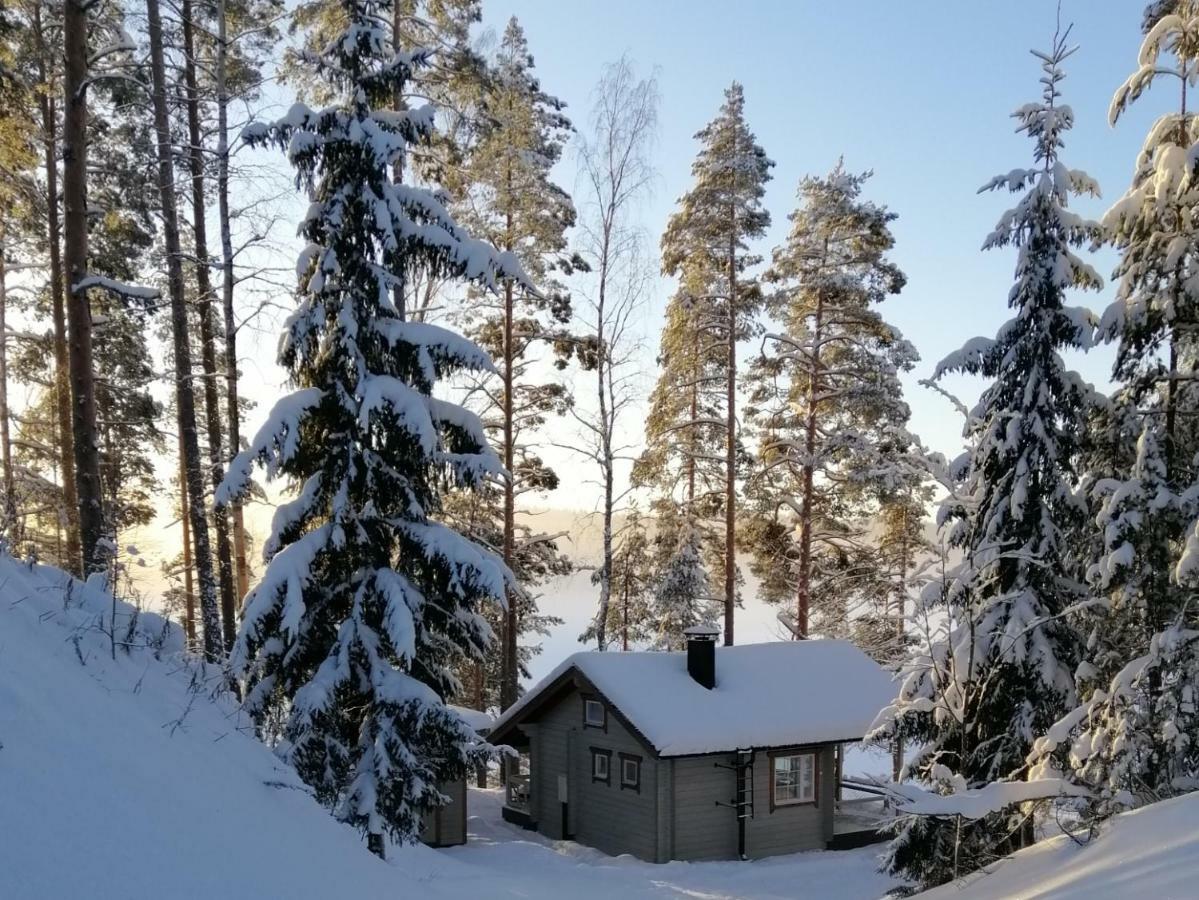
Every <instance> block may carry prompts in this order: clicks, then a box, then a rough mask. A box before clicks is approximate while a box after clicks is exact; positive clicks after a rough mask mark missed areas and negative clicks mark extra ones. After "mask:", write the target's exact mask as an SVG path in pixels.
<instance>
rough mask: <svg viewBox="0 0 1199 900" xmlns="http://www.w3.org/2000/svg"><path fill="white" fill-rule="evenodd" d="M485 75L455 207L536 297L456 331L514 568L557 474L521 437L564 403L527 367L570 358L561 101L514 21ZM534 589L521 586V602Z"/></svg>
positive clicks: (481, 304)
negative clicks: (489, 360)
mask: <svg viewBox="0 0 1199 900" xmlns="http://www.w3.org/2000/svg"><path fill="white" fill-rule="evenodd" d="M492 68H493V71H492V72H491V76H490V79H489V85H488V90H487V94H486V101H485V102H486V110H487V116H486V120H485V122H484V124H483V125H482V126H481V128H480V134H479V135H478V138H477V143H476V145H475V146H474V147H473V149H472V151H471V153H470V156H469V158H468V160H467V163H466V169H465V173H464V176H463V177H464V178H465V179H466V181H467V184H468V188H467V191H466V194H465V196H464V197H463V198H462V199H461V200H460V202H459V203H458V204H457V207H456V208H457V209H458V210H459V212H460V218H461V219H462V221H463V222H464V223H466V224H467V225H468V226H470V227H471V228H472V229H473V230H474V231H475V232H476V233H477V234H479V235H481V236H482V237H484V238H485V239H487V240H488V241H490V242H491V243H492V244H494V245H495V246H496V247H499V248H501V249H502V250H504V251H506V252H510V253H512V254H514V255H515V256H516V257H517V259H519V261H520V263H521V265H522V266H523V267H524V269H525V271H526V272H528V274H529V277H530V278H531V280H532V281H533V283H535V284H536V285H537V286H538V288H539V290H537V291H533V290H527V289H525V288H522V286H521V285H520V284H518V283H516V282H514V281H507V282H505V283H504V285H503V289H502V292H501V294H500V296H498V297H488V296H482V297H478V298H474V299H473V300H472V301H468V303H467V304H466V311H465V316H464V319H465V322H466V325H467V333H468V334H469V335H470V336H471V337H472V338H473V339H474V340H476V341H478V343H479V344H480V346H482V347H483V348H484V349H486V350H487V351H488V352H490V353H491V355H492V357H493V358H494V359H495V360H496V364H497V367H498V369H499V372H498V376H499V377H498V378H488V379H486V380H485V381H484V382H482V383H481V384H480V385H479V390H478V392H477V393H478V394H479V395H481V396H482V397H483V398H484V404H483V405H484V410H483V413H484V421H485V422H486V424H487V427H488V430H489V434H490V436H491V438H492V440H493V441H494V442H495V444H496V446H497V448H498V450H499V453H500V456H501V458H502V460H503V463H504V469H505V471H506V472H507V477H505V479H504V481H503V483H502V485H501V491H502V500H503V502H502V505H501V506H500V508H499V510H498V511H499V512H500V513H501V515H502V517H503V518H502V521H501V522H500V523H499V524H500V528H501V530H502V534H503V543H502V546H501V550H502V554H503V557H504V562H505V563H506V564H507V565H508V566H509V568H512V569H513V570H516V568H517V566H516V560H517V558H518V556H520V555H521V554H522V552H523V550H522V548H521V547H520V546H519V543H520V540H521V535H520V528H519V527H518V525H517V521H516V502H517V498H519V497H520V496H521V495H523V494H525V493H528V492H530V491H539V492H544V491H550V490H553V489H554V488H556V487H557V486H558V476H557V474H556V473H555V472H554V471H553V469H551V468H550V467H549V466H548V465H546V464H545V462H544V461H543V460H542V459H541V458H540V456H538V454H537V453H536V452H535V450H534V448H533V447H532V446H531V445H530V441H529V439H528V437H529V435H530V434H531V433H532V432H534V431H535V430H536V429H537V428H539V427H540V426H541V425H542V424H543V423H544V420H545V417H546V416H547V415H549V414H551V413H555V412H558V413H560V412H562V411H564V409H565V407H566V404H567V402H568V396H567V393H566V390H565V388H564V387H563V386H562V385H561V384H559V383H555V382H546V381H544V380H542V378H541V377H539V373H538V367H537V365H536V363H537V362H538V360H539V353H538V350H539V348H545V347H546V346H547V345H548V346H549V347H550V348H551V350H552V351H553V352H555V354H556V355H559V356H560V355H561V352H562V351H565V352H566V353H567V354H569V351H570V349H571V345H570V344H569V343H568V342H566V341H565V334H564V326H565V323H567V322H568V321H569V319H570V299H569V297H568V296H567V294H566V292H565V290H564V288H563V286H562V285H561V284H560V283H559V282H557V281H556V280H555V277H556V273H564V274H569V273H570V272H571V271H572V270H573V268H574V266H575V264H576V263H577V262H578V260H577V258H574V257H572V255H571V254H570V253H569V251H568V247H567V240H566V231H567V229H568V228H570V227H571V226H572V225H573V224H574V222H575V208H574V204H573V203H572V202H571V199H570V195H569V194H568V193H567V192H566V191H564V190H563V189H562V188H561V187H559V186H558V185H557V184H555V183H554V181H553V180H552V178H551V174H552V170H553V167H554V164H555V163H556V162H557V161H558V159H559V158H560V157H561V155H562V151H563V149H564V147H565V146H566V142H567V140H568V139H569V137H570V134H571V131H572V127H571V124H570V120H569V119H568V118H567V117H566V114H565V112H563V109H564V104H563V103H562V101H560V100H558V99H557V98H556V97H553V96H551V95H550V94H548V93H546V92H545V90H543V89H542V87H541V84H540V81H539V80H538V78H537V77H536V75H535V74H534V71H533V68H534V67H533V56H532V54H531V53H530V52H529V47H528V42H527V41H526V40H525V34H524V30H523V29H522V28H521V27H520V23H518V22H517V21H516V19H515V18H513V19H511V20H509V22H508V26H507V28H506V29H505V30H504V35H503V39H502V40H501V42H500V46H499V49H498V51H497V53H496V57H495V60H494V62H493V67H492ZM559 362H561V360H560V361H559ZM533 587H534V585H532V584H530V585H525V588H527V589H528V590H526V594H527V593H528V592H529V590H531V589H532V588H533ZM524 609H525V604H522V603H521V602H518V601H517V598H516V595H515V594H514V595H513V596H512V598H510V602H509V603H508V606H507V609H506V614H505V621H504V629H503V646H502V664H501V666H500V671H501V673H502V675H501V685H500V697H501V708H507V707H508V706H509V705H511V704H512V703H513V702H515V700H516V695H517V684H518V676H519V669H520V662H519V656H520V636H521V635H522V633H524V632H525V631H526V626H525V624H524V623H523V622H522V620H523V619H524V618H525V617H524V616H523V615H522V613H523V612H524ZM529 624H531V623H529Z"/></svg>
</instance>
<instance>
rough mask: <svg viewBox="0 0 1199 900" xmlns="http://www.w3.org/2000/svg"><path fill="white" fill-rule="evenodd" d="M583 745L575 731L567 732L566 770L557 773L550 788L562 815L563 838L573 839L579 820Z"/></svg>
mask: <svg viewBox="0 0 1199 900" xmlns="http://www.w3.org/2000/svg"><path fill="white" fill-rule="evenodd" d="M583 757H584V753H583V746H582V744H581V742H580V740H579V733H578V732H577V731H570V732H567V740H566V771H565V772H562V773H560V774H559V775H558V777H557V779H556V784H554V785H551V789H553V790H557V797H558V809H559V812H560V813H561V816H562V825H561V827H562V837H563V838H564V839H565V840H568V841H573V840H574V839H575V830H576V828H577V823H578V820H579V818H578V817H579V802H580V801H581V800H582V799H583V797H582V792H581V791H580V790H579V784H580V781H579V775H578V772H579V766H581V765H583Z"/></svg>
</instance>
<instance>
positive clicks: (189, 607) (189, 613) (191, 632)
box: [179, 438, 196, 648]
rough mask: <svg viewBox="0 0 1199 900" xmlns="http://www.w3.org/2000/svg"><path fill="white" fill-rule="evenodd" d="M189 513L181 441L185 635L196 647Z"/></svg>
mask: <svg viewBox="0 0 1199 900" xmlns="http://www.w3.org/2000/svg"><path fill="white" fill-rule="evenodd" d="M187 517H188V511H187V454H186V453H184V451H183V439H182V438H180V440H179V521H180V523H181V524H182V525H183V633H184V634H185V635H186V636H187V646H188V647H189V648H194V647H195V646H196V586H195V584H194V583H193V581H192V530H191V525H190V524H189V523H188V518H187Z"/></svg>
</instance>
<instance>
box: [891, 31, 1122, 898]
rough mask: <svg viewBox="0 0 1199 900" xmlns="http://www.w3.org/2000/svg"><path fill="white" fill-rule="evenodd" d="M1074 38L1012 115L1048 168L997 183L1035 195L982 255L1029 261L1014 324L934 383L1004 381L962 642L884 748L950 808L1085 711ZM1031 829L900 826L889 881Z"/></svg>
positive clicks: (964, 525)
mask: <svg viewBox="0 0 1199 900" xmlns="http://www.w3.org/2000/svg"><path fill="white" fill-rule="evenodd" d="M1071 52H1072V50H1071V49H1070V48H1068V47H1067V46H1066V44H1065V42H1064V38H1062V39H1055V41H1054V45H1053V49H1052V50H1051V51H1050V52H1049V53H1047V54H1042V53H1036V54H1035V55H1036V56H1037V58H1038V59H1040V60H1041V64H1042V70H1043V72H1044V75H1043V76H1042V79H1041V81H1042V83H1043V85H1044V93H1043V96H1042V98H1041V101H1040V102H1038V103H1029V104H1027V105H1025V106H1023V107H1021V108H1020V109H1018V110H1017V111H1016V112H1015V113H1014V117H1015V118H1016V119H1017V121H1018V122H1019V125H1018V127H1017V130H1018V131H1021V132H1024V133H1025V134H1027V135H1028V136H1029V137H1030V138H1031V139H1032V141H1033V144H1034V148H1035V149H1034V163H1033V165H1032V166H1031V167H1029V168H1017V169H1014V170H1013V171H1011V172H1009V173H1007V174H1005V175H1000V176H997V177H996V178H994V179H992V180H991V181H990V182H989V183H988V184H986V185H985V186H984V188H983V189H984V190H995V189H1001V188H1007V189H1008V190H1010V191H1013V192H1017V193H1019V194H1020V198H1019V201H1018V202H1017V204H1016V205H1015V207H1014V208H1012V209H1010V210H1009V211H1007V212H1005V213H1004V214H1003V216H1001V217H1000V219H999V223H998V225H997V226H996V228H995V230H994V231H993V232H991V234H990V235H988V237H987V239H986V241H985V242H984V244H983V247H984V249H990V248H995V247H1005V246H1014V247H1015V248H1016V249H1017V263H1016V282H1015V284H1014V285H1013V287H1012V290H1011V291H1010V292H1009V294H1008V304H1009V305H1010V306H1011V307H1012V309H1013V310H1014V312H1015V315H1014V317H1013V318H1012V319H1011V320H1009V321H1008V322H1007V323H1005V324H1004V325H1003V326H1002V327H1001V328H1000V329H999V332H998V334H997V335H996V337H995V339H994V340H989V339H985V338H975V339H973V340H971V341H969V342H968V343H967V344H966V345H965V346H964V347H963V348H962V350H960V351H958V352H956V353H954V354H952V355H951V356H950V357H949V358H948V359H946V360H945V361H943V362H942V363H941V364H940V365H939V366H938V369H937V373H938V375H940V374H942V373H945V372H964V373H968V374H971V375H979V376H982V377H984V378H987V379H990V380H991V384H990V386H989V387H988V388H987V389H986V390H985V391H984V392H983V394H982V397H981V399H980V401H979V403H978V406H977V407H976V408H975V409H974V411H973V413H972V415H971V418H970V422H971V424H970V425H969V426H968V428H969V429H970V433H969V434H967V439H968V442H969V443H970V444H971V445H972V447H973V450H972V454H971V456H970V458H969V460H968V465H967V469H966V473H965V480H964V483H963V487H962V491H961V494H960V498H959V499H954V500H951V501H950V502H949V503H948V504H947V506H946V508H945V509H943V510H942V516H943V521H944V527H945V528H946V529H947V538H948V540H949V542H950V544H951V545H952V546H954V547H957V548H959V549H960V552H961V554H962V561H961V563H960V565H959V566H958V567H957V568H956V570H954V571H952V572H950V573H949V575H948V577H947V578H946V579H945V580H944V581H942V582H941V583H940V584H936V585H933V586H932V589H931V590H930V591H929V592H928V594H927V595H926V598H925V600H926V602H927V603H928V604H929V605H930V606H932V607H934V608H935V609H934V610H933V612H935V613H939V614H940V615H941V616H943V617H945V618H946V620H947V621H948V623H949V629H948V631H947V633H946V635H945V636H944V638H943V639H942V640H938V641H936V642H934V643H933V645H932V646H931V647H929V648H928V651H927V653H926V654H924V655H922V656H921V657H920V658H919V659H917V661H916V662H915V663H914V664H913V665H912V666H911V667H910V668H909V670H908V671H907V674H906V677H905V678H904V679H903V681H902V686H901V689H900V693H899V696H898V698H897V699H896V701H895V702H894V704H893V705H892V706H891V707H889V708H888V709H887V710H886V711H884V713H883V714H882V715H881V716H880V722H879V723H878V735H879V736H884V735H887V736H890V735H894V734H895V733H898V734H899V735H900V736H902V737H903V738H905V739H906V740H907V741H908V742H909V745H910V746H916V747H919V748H920V750H919V752H918V754H917V755H916V757H915V759H914V760H913V761H912V762H911V763H910V764H909V766H908V767H907V770H908V774H910V775H912V776H915V777H917V778H920V779H922V780H924V781H925V782H927V783H929V784H932V785H933V786H934V787H936V789H937V790H939V791H940V792H942V793H956V792H960V791H962V790H967V789H973V788H979V787H981V786H983V785H986V784H988V783H992V782H1002V781H1015V780H1022V779H1023V778H1024V776H1025V774H1026V763H1025V757H1026V756H1027V754H1028V752H1029V750H1030V748H1031V747H1032V744H1033V742H1034V741H1035V740H1036V739H1037V738H1038V737H1039V736H1040V735H1043V734H1044V733H1045V732H1046V730H1047V729H1048V728H1049V727H1050V726H1051V725H1052V724H1053V723H1054V722H1055V721H1056V720H1057V718H1058V717H1059V716H1060V715H1061V714H1062V713H1063V712H1064V711H1065V710H1067V709H1069V708H1071V706H1072V705H1073V703H1074V699H1075V696H1074V692H1075V686H1074V670H1075V667H1076V666H1077V664H1078V662H1079V659H1080V656H1081V650H1082V647H1081V642H1080V640H1079V638H1078V636H1077V634H1076V633H1075V631H1074V630H1073V629H1072V628H1071V626H1070V624H1069V623H1068V622H1067V621H1066V620H1065V619H1064V618H1063V613H1065V612H1066V611H1067V610H1069V609H1070V608H1072V607H1073V606H1075V605H1076V604H1078V603H1080V602H1083V601H1085V599H1086V597H1087V592H1086V590H1085V587H1084V584H1083V581H1082V573H1081V571H1080V565H1081V561H1080V560H1078V559H1076V558H1075V555H1074V553H1073V550H1072V547H1071V546H1070V545H1069V543H1068V541H1067V540H1065V539H1064V537H1065V536H1067V535H1068V534H1069V533H1070V531H1071V529H1073V528H1074V527H1076V526H1077V525H1078V524H1079V523H1080V522H1081V520H1082V519H1083V517H1084V516H1085V512H1086V508H1085V505H1084V503H1083V501H1082V498H1081V497H1079V496H1078V494H1077V491H1076V485H1077V476H1076V474H1075V471H1074V460H1075V457H1076V455H1077V452H1078V441H1079V436H1080V434H1081V430H1082V423H1083V420H1084V417H1085V415H1086V413H1087V410H1088V408H1089V405H1090V404H1091V402H1092V394H1091V390H1090V388H1089V386H1088V385H1086V384H1085V383H1084V382H1083V381H1082V379H1081V378H1080V377H1079V376H1078V375H1077V374H1076V373H1074V372H1072V371H1070V370H1068V369H1067V368H1066V367H1065V364H1064V362H1063V360H1062V357H1061V353H1062V352H1064V351H1066V350H1071V349H1079V348H1084V347H1086V346H1087V345H1088V343H1089V341H1090V339H1091V335H1092V332H1093V321H1094V317H1093V316H1092V314H1091V313H1089V312H1087V311H1086V310H1083V309H1077V308H1071V307H1067V306H1066V305H1065V303H1064V298H1065V293H1066V291H1067V290H1068V289H1070V288H1076V287H1081V288H1094V287H1098V285H1099V284H1100V279H1099V277H1098V275H1097V274H1096V273H1095V272H1094V271H1093V269H1092V268H1091V267H1090V266H1089V265H1087V264H1086V263H1085V262H1083V261H1082V260H1081V259H1080V258H1079V257H1078V256H1077V255H1075V253H1074V252H1072V249H1071V248H1072V247H1077V246H1080V245H1082V244H1085V243H1088V242H1090V241H1092V240H1094V239H1095V238H1096V236H1097V235H1098V233H1099V227H1098V226H1097V225H1096V224H1094V223H1092V222H1089V221H1086V220H1084V219H1082V218H1080V217H1079V216H1077V215H1076V214H1074V213H1072V212H1071V211H1070V210H1069V209H1068V208H1067V205H1068V200H1069V197H1070V196H1071V195H1072V194H1079V193H1082V194H1095V193H1097V186H1096V184H1095V182H1094V181H1092V180H1091V179H1090V178H1088V177H1087V176H1086V175H1085V174H1083V173H1082V172H1079V171H1076V170H1073V169H1069V168H1067V167H1066V166H1065V164H1064V163H1062V161H1061V160H1060V158H1059V152H1060V150H1061V148H1062V146H1063V140H1062V138H1063V134H1064V133H1065V131H1066V130H1067V129H1069V128H1070V126H1071V125H1072V123H1073V113H1072V112H1071V110H1070V107H1069V106H1066V105H1064V104H1061V103H1059V102H1058V101H1059V90H1058V88H1059V85H1060V83H1061V80H1062V78H1063V72H1062V68H1061V66H1062V63H1063V61H1064V60H1065V59H1066V58H1067V57H1068V56H1069V55H1070V54H1071ZM1029 826H1030V822H1029V820H1028V817H1027V814H1026V812H1025V811H1023V810H1019V809H1006V810H1000V811H998V812H994V813H991V814H989V815H986V816H983V817H981V818H978V819H963V818H961V817H953V816H949V817H941V818H920V817H916V816H910V817H907V818H904V819H901V820H900V822H899V824H898V826H897V833H896V836H895V839H894V841H893V842H892V844H891V847H890V851H889V866H890V868H891V869H892V870H893V871H895V872H898V873H901V874H903V875H905V876H906V877H908V878H910V879H912V880H914V881H916V882H919V883H920V884H922V885H932V884H937V883H941V882H944V881H947V880H949V879H951V878H954V877H956V876H957V875H959V874H961V873H964V872H967V871H970V870H972V869H975V868H977V867H979V866H980V865H984V864H986V863H987V862H989V861H991V860H992V859H994V858H995V857H997V856H1001V855H1003V854H1005V853H1007V852H1010V851H1011V850H1012V849H1014V848H1016V847H1018V846H1020V845H1021V844H1022V843H1024V842H1025V841H1027V840H1028V838H1029V837H1030V831H1031V829H1030V827H1029Z"/></svg>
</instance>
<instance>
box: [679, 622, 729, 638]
mask: <svg viewBox="0 0 1199 900" xmlns="http://www.w3.org/2000/svg"><path fill="white" fill-rule="evenodd" d="M683 634H685V635H686V636H687V637H688V638H689V639H693V640H694V639H698V640H705V639H710V640H714V639H715V638H716V637H718V636H719V635H720V629H719V628H717V627H716V626H715V625H713V624H712V623H711V622H704V623H703V624H701V625H692V626H691V627H690V628H685V629H684V630H683Z"/></svg>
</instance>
